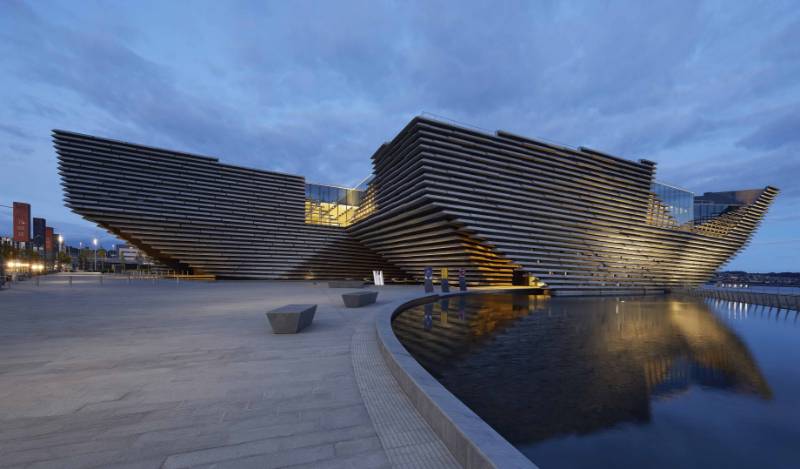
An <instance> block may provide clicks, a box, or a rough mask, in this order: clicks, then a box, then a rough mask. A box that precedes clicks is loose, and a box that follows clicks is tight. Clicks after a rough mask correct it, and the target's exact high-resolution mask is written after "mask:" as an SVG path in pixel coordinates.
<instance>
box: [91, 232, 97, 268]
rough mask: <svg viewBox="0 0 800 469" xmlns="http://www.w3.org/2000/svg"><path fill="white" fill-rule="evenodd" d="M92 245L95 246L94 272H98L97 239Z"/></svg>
mask: <svg viewBox="0 0 800 469" xmlns="http://www.w3.org/2000/svg"><path fill="white" fill-rule="evenodd" d="M92 244H94V271H95V272H97V238H94V239H93V240H92Z"/></svg>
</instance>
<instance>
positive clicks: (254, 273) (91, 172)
mask: <svg viewBox="0 0 800 469" xmlns="http://www.w3.org/2000/svg"><path fill="white" fill-rule="evenodd" d="M53 137H54V141H55V147H56V151H57V152H58V155H59V171H60V173H61V177H62V180H63V186H64V192H65V198H64V200H65V203H66V205H67V207H69V208H70V209H72V210H73V211H74V212H76V213H78V214H79V215H81V216H83V217H84V218H86V219H87V220H90V221H92V222H94V223H97V224H98V225H100V226H101V227H103V228H105V229H106V230H108V231H109V232H111V233H113V234H115V235H116V236H118V237H119V238H121V239H124V240H125V241H127V242H129V243H131V244H133V245H135V246H136V247H138V248H140V249H141V250H142V251H144V252H145V253H146V254H147V255H148V256H150V257H152V258H153V259H156V260H158V261H159V262H161V263H162V264H165V265H167V266H169V267H171V268H174V269H177V270H190V271H192V272H194V273H200V274H212V275H216V276H218V277H220V278H253V279H257V278H261V279H295V280H302V279H335V278H371V275H372V274H371V271H372V269H377V268H380V269H384V270H385V271H386V273H385V278H386V279H390V278H393V277H399V276H401V275H402V273H401V272H400V271H399V270H398V269H397V268H395V267H393V266H391V265H390V264H388V263H387V262H386V261H385V260H383V259H382V258H381V257H380V256H379V255H377V254H375V253H374V252H371V251H370V250H369V249H367V248H365V247H364V246H363V245H361V244H359V243H358V242H357V241H356V240H354V239H353V238H352V237H350V236H348V235H347V233H346V232H345V231H344V228H342V227H341V226H340V225H339V224H337V223H336V220H338V219H339V218H340V217H339V214H338V212H337V211H336V210H338V205H337V204H335V203H331V202H329V201H327V199H325V200H324V201H322V202H320V200H319V196H318V197H317V199H318V200H309V199H307V198H306V183H305V180H304V178H303V177H301V176H292V175H288V174H281V173H275V172H270V171H260V170H255V169H248V168H241V167H238V166H232V165H226V164H221V163H219V161H218V160H217V159H216V158H209V157H205V156H197V155H191V154H187V153H180V152H174V151H167V150H161V149H156V148H150V147H145V146H141V145H132V144H128V143H123V142H118V141H114V140H107V139H101V138H96V137H90V136H87V135H80V134H76V133H72V132H64V131H60V130H56V131H54V132H53ZM331 190H333V189H331ZM316 193H317V194H319V190H318V191H317V192H316ZM328 195H329V193H328V192H327V191H323V197H328ZM337 195H338V192H337ZM334 202H335V201H334ZM309 205H315V206H317V207H319V206H320V205H324V206H325V207H326V208H327V209H328V210H327V211H324V212H323V211H321V210H320V211H318V212H316V213H317V214H318V216H320V217H322V218H324V219H325V220H326V223H321V224H320V223H307V221H310V220H309V216H308V215H307V212H308V210H309ZM332 209H333V210H334V212H331V210H332ZM341 219H342V221H343V223H344V220H346V219H347V217H346V216H345V215H344V214H342V216H341Z"/></svg>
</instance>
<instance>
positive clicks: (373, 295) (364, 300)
mask: <svg viewBox="0 0 800 469" xmlns="http://www.w3.org/2000/svg"><path fill="white" fill-rule="evenodd" d="M377 299H378V292H376V291H356V292H350V293H344V294H342V300H343V301H344V305H345V306H347V307H348V308H360V307H361V306H366V305H371V304H372V303H375V300H377Z"/></svg>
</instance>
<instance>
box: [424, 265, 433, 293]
mask: <svg viewBox="0 0 800 469" xmlns="http://www.w3.org/2000/svg"><path fill="white" fill-rule="evenodd" d="M424 283H425V293H433V267H425V282H424Z"/></svg>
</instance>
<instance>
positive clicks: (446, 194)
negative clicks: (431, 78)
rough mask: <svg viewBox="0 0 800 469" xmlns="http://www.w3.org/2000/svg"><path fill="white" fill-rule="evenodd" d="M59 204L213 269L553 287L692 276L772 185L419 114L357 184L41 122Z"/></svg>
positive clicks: (252, 274) (170, 256) (639, 283)
mask: <svg viewBox="0 0 800 469" xmlns="http://www.w3.org/2000/svg"><path fill="white" fill-rule="evenodd" d="M53 139H54V144H55V148H56V152H57V153H58V159H59V171H60V174H61V177H62V180H63V182H62V185H63V186H64V193H65V198H64V200H65V203H66V205H67V207H69V208H70V209H71V210H73V211H74V212H75V213H77V214H79V215H81V216H82V217H84V218H85V219H87V220H89V221H92V222H94V223H96V224H98V225H99V226H101V227H102V228H104V229H106V230H108V231H109V232H111V233H113V234H114V235H115V236H117V237H119V238H120V239H123V240H125V241H126V242H129V243H131V244H133V245H135V246H137V247H138V248H140V249H141V250H143V251H144V252H145V253H146V254H147V255H148V256H150V257H152V258H153V259H156V260H157V261H159V262H160V263H162V264H164V265H165V266H168V267H169V268H173V269H178V270H187V271H191V272H194V273H198V274H209V275H214V276H216V277H218V278H227V279H286V280H303V279H306V280H325V279H344V278H365V279H368V278H369V279H371V276H372V274H371V272H372V271H373V270H376V269H380V270H383V271H384V278H385V279H386V281H387V283H388V282H391V281H395V282H401V281H420V280H421V279H422V276H423V273H424V269H425V268H426V267H433V269H434V270H435V271H436V272H438V271H439V269H441V268H449V270H450V272H451V273H454V272H456V271H457V270H458V269H460V268H463V269H465V271H466V276H467V279H468V281H469V283H470V284H473V285H510V284H525V285H539V286H543V287H545V288H547V289H548V290H549V291H550V292H552V293H554V294H585V293H588V294H614V293H632V292H657V291H664V290H669V289H673V288H680V287H691V286H696V285H698V284H700V283H702V282H705V281H706V280H708V279H709V278H710V277H711V275H712V274H713V273H714V272H715V271H716V270H717V269H718V268H719V267H720V266H722V265H723V264H724V263H725V262H727V261H728V260H730V259H731V258H732V257H733V256H734V255H735V254H736V253H737V252H739V251H740V250H741V249H742V248H743V247H745V246H746V244H747V243H748V241H749V240H750V238H751V236H752V234H753V232H754V231H755V230H756V228H757V227H758V225H759V223H760V222H761V220H762V219H763V217H764V215H765V213H766V211H767V208H768V207H769V205H770V203H771V202H772V201H773V199H774V198H775V196H776V195H777V193H778V190H777V189H775V188H774V187H770V186H768V187H765V188H763V189H750V190H744V191H732V192H716V193H709V192H706V193H705V194H703V195H702V196H697V197H696V196H694V194H692V193H691V192H689V191H687V190H684V189H680V188H678V187H674V186H671V185H667V184H663V183H660V182H657V181H656V164H655V163H654V162H652V161H648V160H638V161H631V160H627V159H623V158H619V157H615V156H612V155H608V154H605V153H601V152H599V151H595V150H592V149H589V148H585V147H580V148H570V147H565V146H561V145H554V144H552V143H547V142H543V141H540V140H535V139H530V138H527V137H522V136H519V135H515V134H512V133H508V132H504V131H497V132H495V133H493V134H492V133H487V132H484V131H479V130H475V129H471V128H467V127H464V126H460V125H454V124H452V123H449V122H445V121H441V120H438V119H432V118H429V117H422V116H420V117H415V118H414V119H412V120H411V122H409V123H408V124H407V125H406V126H405V128H404V129H403V130H402V131H400V133H399V134H398V135H397V136H396V137H394V139H393V140H391V141H390V142H387V143H384V144H383V145H381V147H380V148H378V150H377V151H376V152H375V154H374V155H373V156H372V163H373V174H372V176H371V177H370V178H368V179H367V180H366V181H365V182H364V183H362V184H361V185H360V186H358V187H355V188H346V187H336V186H331V185H322V184H311V183H307V182H306V180H305V178H303V177H302V176H296V175H290V174H283V173H278V172H272V171H263V170H256V169H251V168H244V167H240V166H234V165H230V164H224V163H220V162H219V160H218V159H216V158H211V157H207V156H199V155H193V154H188V153H183V152H177V151H171V150H164V149H159V148H152V147H147V146H142V145H136V144H131V143H125V142H120V141H115V140H109V139H105V138H99V137H93V136H89V135H83V134H78V133H74V132H67V131H62V130H54V131H53Z"/></svg>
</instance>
